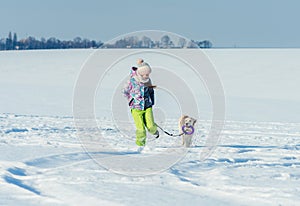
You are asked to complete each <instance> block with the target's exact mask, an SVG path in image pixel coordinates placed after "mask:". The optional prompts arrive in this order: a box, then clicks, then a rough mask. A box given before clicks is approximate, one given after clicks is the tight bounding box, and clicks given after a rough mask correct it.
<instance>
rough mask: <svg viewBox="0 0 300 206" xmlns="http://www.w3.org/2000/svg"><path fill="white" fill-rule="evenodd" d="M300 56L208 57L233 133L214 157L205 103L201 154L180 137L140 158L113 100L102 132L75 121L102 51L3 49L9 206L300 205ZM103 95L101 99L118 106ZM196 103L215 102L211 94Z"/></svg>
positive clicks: (1, 118)
mask: <svg viewBox="0 0 300 206" xmlns="http://www.w3.org/2000/svg"><path fill="white" fill-rule="evenodd" d="M114 51H115V52H119V51H118V50H114ZM108 52H111V51H108ZM121 52H122V51H121ZM299 52H300V50H299V49H274V50H267V49H232V50H231V49H216V50H205V53H206V54H207V55H208V57H209V58H210V59H211V61H212V62H213V63H214V65H215V66H216V70H217V71H218V73H219V75H220V79H221V80H222V83H223V86H224V90H225V93H226V122H225V127H224V129H223V131H222V135H221V139H220V141H219V142H218V145H217V146H216V148H215V150H214V151H213V153H212V154H211V156H209V157H208V158H207V159H205V160H201V159H200V155H201V153H202V151H203V150H204V149H205V141H206V138H207V135H208V132H209V129H210V124H211V121H210V117H211V116H210V115H211V111H210V109H211V108H210V107H209V105H206V103H205V104H203V105H201V106H200V110H201V111H200V113H201V114H204V115H203V116H201V118H199V119H198V121H197V127H196V128H197V131H196V134H195V135H194V140H193V147H192V148H190V149H188V150H184V151H182V148H181V147H180V144H181V139H180V138H178V137H169V136H166V135H164V134H161V137H160V138H159V139H157V140H156V139H155V138H154V137H152V136H149V137H148V141H147V145H148V149H147V151H145V152H142V153H138V152H137V151H136V149H137V148H136V146H135V144H134V138H133V136H134V132H133V130H132V129H133V127H132V125H131V124H129V125H128V124H125V125H124V128H126V127H128V128H127V130H126V132H125V133H121V132H120V130H118V129H116V128H115V126H114V125H113V124H112V122H111V119H110V118H109V115H108V114H109V108H107V107H106V106H107V105H106V104H105V101H104V103H103V107H101V104H99V103H98V104H97V107H98V108H97V111H96V112H97V115H98V117H99V119H98V122H97V126H98V130H97V131H95V130H93V129H92V128H86V130H85V131H82V133H80V132H81V131H78V128H76V126H75V124H74V119H73V116H72V98H73V89H74V84H75V82H76V80H77V78H78V75H79V71H80V69H81V66H82V65H83V64H84V62H85V61H86V59H87V58H88V57H89V56H90V55H91V54H92V53H93V50H56V51H54V50H50V51H14V52H0V62H1V65H0V80H1V81H0V95H1V97H2V101H0V152H1V156H0V185H1V187H0V205H82V204H84V205H299V204H300V196H299V194H300V187H299V183H300V170H299V168H300V141H299V138H300V130H299V128H300V121H299V120H300V119H299V116H298V114H297V111H300V108H299V103H300V96H299V93H298V92H297V90H296V89H297V88H299V86H300V83H299V82H300V81H298V79H297V78H298V77H299V76H300V71H299V70H298V69H297V68H299V66H300V60H299V58H298V57H299ZM125 73H126V71H125ZM114 74H115V73H113V72H112V74H111V75H112V76H114ZM114 78H117V79H118V78H120V79H122V78H123V77H114ZM153 80H155V79H154V78H153ZM107 81H108V82H109V79H108V80H107ZM191 81H193V80H191ZM105 86H107V88H105V90H104V91H102V92H103V93H101V92H100V93H101V94H103V95H104V97H106V98H108V97H111V93H110V90H109V89H110V88H109V84H108V83H107V84H106V85H105ZM163 92H164V91H159V90H157V95H158V97H157V101H158V102H157V104H158V106H160V107H159V108H157V109H156V110H155V114H158V115H157V122H159V123H160V124H163V126H164V128H165V129H166V130H168V131H170V132H173V133H176V132H177V119H174V118H169V117H171V114H172V113H174V114H175V116H176V115H177V113H178V112H177V106H176V105H175V104H174V105H171V106H170V107H169V109H170V110H172V111H170V112H168V111H164V110H165V108H166V107H167V106H166V105H165V104H167V103H166V101H168V98H170V99H171V97H165V98H166V99H163V100H162V99H159V97H160V95H161V96H163V94H164V93H163ZM195 95H199V96H201V95H203V96H201V97H203V101H206V99H205V98H206V95H205V92H203V93H201V94H195ZM100 97H101V96H100ZM98 98H99V96H98ZM100 99H101V98H100ZM104 99H105V98H104ZM120 101H121V100H120ZM108 103H109V102H108ZM108 103H107V104H108ZM120 103H121V102H120ZM122 104H123V102H122ZM99 107H100V108H99ZM206 109H207V111H206ZM105 111H106V112H105ZM205 111H206V113H205ZM101 115H102V116H101ZM106 115H107V116H106ZM101 117H103V118H101ZM124 128H121V129H124ZM119 129H120V128H119ZM93 132H95V134H96V135H98V134H101V136H102V137H103V139H96V141H95V142H96V143H97V144H94V145H92V144H91V145H89V144H86V143H95V142H89V141H87V140H90V139H85V138H83V137H85V136H84V135H92V134H93ZM130 133H131V136H128V135H130ZM78 134H81V135H83V136H78ZM87 137H88V136H87ZM92 137H94V136H92ZM98 140H100V141H99V142H97V141H98ZM85 141H87V142H85ZM102 144H103V145H102ZM91 150H93V151H94V153H88V152H87V151H91ZM181 152H183V153H181ZM167 154H169V156H168V155H167ZM176 154H180V155H179V156H178V157H177V156H176ZM181 154H184V155H181ZM168 158H169V159H168ZM172 158H173V159H172ZM157 159H158V161H157ZM170 159H171V160H172V161H171V162H172V163H173V162H174V164H171V165H167V163H168V161H169V160H170ZM123 160H128V161H134V163H135V165H134V166H133V167H131V165H130V163H128V164H124V161H123ZM118 161H119V163H120V164H118V165H116V164H115V163H116V162H118ZM162 163H163V164H162ZM164 163H166V164H165V165H164ZM129 166H130V167H129ZM155 166H158V168H156V169H157V170H155V168H154V167H155ZM160 167H161V168H160ZM149 168H150V170H149ZM153 168H154V170H151V169H153ZM139 169H140V170H139ZM159 169H160V170H159ZM141 171H143V172H144V175H141ZM151 171H152V173H151ZM153 171H154V172H153Z"/></svg>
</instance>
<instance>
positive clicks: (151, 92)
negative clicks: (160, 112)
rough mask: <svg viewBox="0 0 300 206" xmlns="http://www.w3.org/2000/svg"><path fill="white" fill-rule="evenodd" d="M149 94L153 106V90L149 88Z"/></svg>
mask: <svg viewBox="0 0 300 206" xmlns="http://www.w3.org/2000/svg"><path fill="white" fill-rule="evenodd" d="M149 94H150V99H151V102H152V105H154V89H153V88H149Z"/></svg>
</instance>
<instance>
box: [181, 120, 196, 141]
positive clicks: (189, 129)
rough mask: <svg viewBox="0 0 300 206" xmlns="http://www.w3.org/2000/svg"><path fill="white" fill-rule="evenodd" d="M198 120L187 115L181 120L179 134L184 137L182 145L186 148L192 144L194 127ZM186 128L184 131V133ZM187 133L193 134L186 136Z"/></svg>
mask: <svg viewBox="0 0 300 206" xmlns="http://www.w3.org/2000/svg"><path fill="white" fill-rule="evenodd" d="M196 121H197V120H196V119H194V118H192V117H189V116H187V115H183V116H182V117H180V118H179V123H178V126H179V132H180V133H181V134H182V133H183V135H182V145H183V146H185V147H190V146H191V144H192V136H193V133H194V125H195V123H196ZM183 128H184V131H183ZM186 133H191V134H186Z"/></svg>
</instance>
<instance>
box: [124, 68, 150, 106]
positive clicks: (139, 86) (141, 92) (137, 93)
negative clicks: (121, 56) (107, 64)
mask: <svg viewBox="0 0 300 206" xmlns="http://www.w3.org/2000/svg"><path fill="white" fill-rule="evenodd" d="M150 84H151V80H150ZM123 94H124V96H125V97H126V98H127V100H128V102H129V103H128V105H129V107H130V108H131V109H139V110H145V109H147V108H149V107H152V106H153V105H154V90H153V88H151V87H147V86H146V85H145V84H144V83H141V82H139V81H138V80H137V78H136V74H135V72H134V71H132V72H131V75H130V79H129V80H128V82H127V84H126V85H125V87H124V89H123Z"/></svg>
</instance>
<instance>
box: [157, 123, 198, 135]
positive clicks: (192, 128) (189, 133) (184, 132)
mask: <svg viewBox="0 0 300 206" xmlns="http://www.w3.org/2000/svg"><path fill="white" fill-rule="evenodd" d="M156 126H157V127H158V128H159V129H161V131H163V132H164V133H165V134H167V135H169V136H172V137H180V136H182V135H184V134H188V135H191V134H193V133H194V131H195V129H194V127H193V126H189V127H188V128H189V129H191V130H192V131H191V132H187V131H186V130H185V128H186V127H187V126H182V131H183V132H182V133H180V134H172V133H169V132H167V131H166V130H164V129H163V128H161V127H160V126H159V125H158V124H156Z"/></svg>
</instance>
